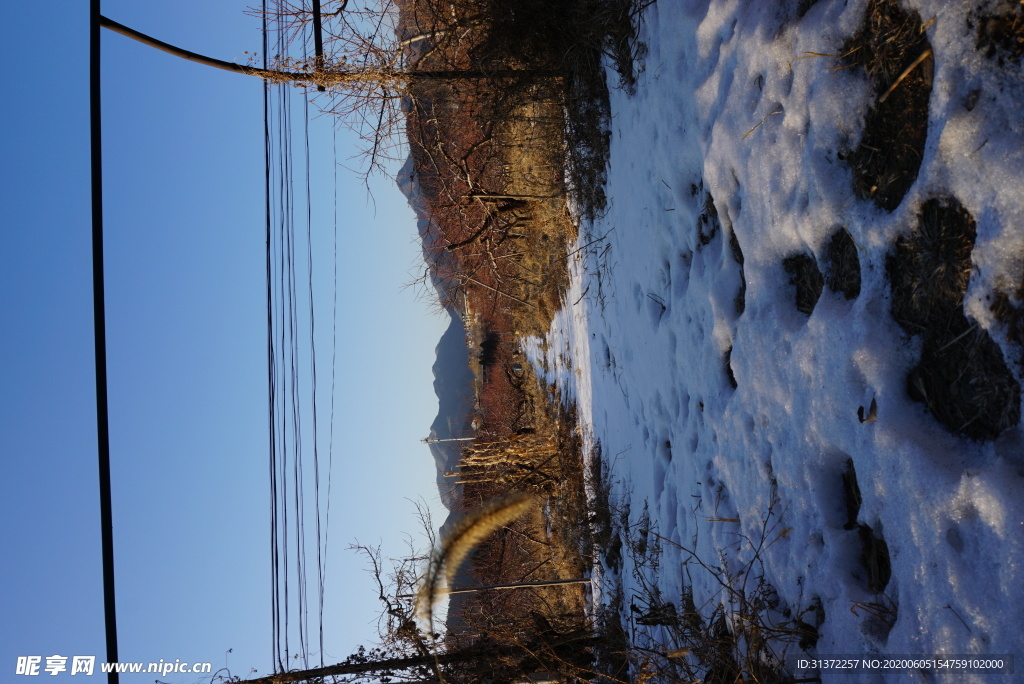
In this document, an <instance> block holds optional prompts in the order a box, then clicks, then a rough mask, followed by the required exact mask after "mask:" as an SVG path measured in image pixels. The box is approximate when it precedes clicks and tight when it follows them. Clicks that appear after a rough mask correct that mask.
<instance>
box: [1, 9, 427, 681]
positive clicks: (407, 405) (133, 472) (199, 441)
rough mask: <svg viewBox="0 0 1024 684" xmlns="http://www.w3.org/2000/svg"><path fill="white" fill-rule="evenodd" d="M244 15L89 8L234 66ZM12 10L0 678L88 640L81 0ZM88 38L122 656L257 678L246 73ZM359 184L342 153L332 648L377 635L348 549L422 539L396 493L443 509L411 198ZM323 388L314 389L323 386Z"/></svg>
mask: <svg viewBox="0 0 1024 684" xmlns="http://www.w3.org/2000/svg"><path fill="white" fill-rule="evenodd" d="M246 9H247V3H246V2H236V1H235V0H217V1H216V2H213V1H211V0H176V1H175V2H164V3H155V2H129V1H128V0H107V1H106V2H105V3H104V9H103V11H104V13H105V14H107V16H110V17H111V18H113V19H115V20H117V21H120V22H121V23H124V24H126V25H129V26H132V27H134V28H137V29H139V30H141V31H143V32H147V33H150V34H151V35H154V36H156V37H159V38H161V39H163V40H166V41H167V42H170V43H172V44H176V45H180V46H182V47H186V48H189V49H192V50H195V51H197V52H203V53H206V54H210V55H212V56H215V57H219V58H222V59H227V60H238V61H244V59H245V55H244V54H243V52H244V51H247V50H248V51H250V52H252V51H256V50H258V49H259V47H260V41H261V37H260V32H259V21H258V20H257V19H255V18H253V17H250V16H246V14H245V11H246ZM7 16H8V19H7V20H6V21H5V22H4V28H3V31H4V33H5V34H6V39H7V44H8V46H9V50H10V54H12V55H19V56H20V57H19V61H21V62H23V65H22V66H23V67H25V69H26V71H25V72H24V73H23V74H21V75H13V74H12V76H13V78H12V80H11V82H10V83H9V85H10V90H9V91H8V95H7V96H6V97H5V106H4V107H3V108H0V121H2V123H3V131H4V156H3V161H2V169H3V181H4V182H3V183H2V184H0V199H2V206H3V218H2V222H0V226H2V228H0V241H2V242H0V254H2V255H3V256H4V266H3V268H2V269H0V281H2V286H3V291H4V293H5V296H4V298H3V300H2V302H0V307H2V320H3V334H2V336H0V345H2V348H0V351H2V356H0V358H2V359H3V364H4V367H3V378H4V383H3V384H4V388H5V391H4V392H3V393H2V394H0V397H2V399H0V401H2V402H3V409H2V412H0V454H2V457H3V461H4V466H5V470H6V472H5V473H4V477H3V478H2V481H3V485H2V487H3V490H2V491H3V495H2V496H0V511H2V512H3V515H4V517H5V519H6V524H5V525H4V526H3V532H2V540H3V552H2V553H0V557H2V560H0V567H2V568H3V570H2V579H3V589H2V595H3V602H2V607H0V615H2V618H0V620H2V623H0V624H2V633H0V637H2V638H0V673H2V675H3V676H2V679H3V680H4V681H32V680H33V679H34V678H31V677H17V678H16V677H14V671H15V664H16V658H17V656H21V655H41V656H48V655H53V654H61V655H65V656H73V655H96V656H97V657H98V660H102V659H103V654H104V646H103V637H102V635H103V615H102V594H101V588H102V586H101V565H100V529H99V504H98V492H97V474H96V472H97V465H96V441H95V427H94V420H95V412H94V384H93V360H92V339H93V337H92V294H91V279H90V278H91V270H90V269H91V267H90V264H91V262H90V258H91V257H90V221H89V175H88V170H89V167H88V164H89V146H88V91H87V75H88V52H87V36H88V27H87V3H72V4H71V6H69V7H61V8H49V9H48V10H46V12H45V14H42V13H41V12H40V10H39V8H38V7H32V6H30V5H24V4H22V5H14V6H11V7H10V8H8V12H7ZM103 40H104V42H103V46H104V56H103V65H104V66H103V74H104V75H103V78H104V112H103V117H104V163H105V190H106V193H105V207H106V260H107V273H106V287H107V297H108V299H107V306H108V322H107V325H108V328H107V329H108V333H107V334H108V345H109V364H110V373H109V382H110V412H111V447H112V472H113V497H114V498H113V507H114V528H115V530H114V531H115V550H116V567H117V594H118V597H117V598H118V620H119V635H120V653H121V659H122V660H132V661H135V660H138V661H154V660H159V659H164V660H165V661H167V660H171V661H173V660H174V659H181V660H187V661H211V662H213V664H214V669H217V668H219V667H223V666H226V667H229V668H230V669H231V671H232V673H234V674H240V675H244V674H246V673H247V671H248V670H249V668H250V667H256V668H258V669H259V671H260V672H261V673H264V674H265V673H267V672H268V670H269V668H270V666H271V662H270V653H271V643H270V641H271V639H270V634H271V627H270V603H269V600H270V567H269V490H268V476H267V405H266V341H265V340H266V338H265V335H266V309H265V299H264V297H265V295H264V286H265V285H264V228H263V221H264V219H263V154H262V145H263V139H262V125H263V124H262V94H261V92H262V91H261V88H262V85H261V83H260V82H259V81H257V80H255V79H248V78H246V77H243V76H239V75H234V74H229V73H226V72H220V71H216V70H213V69H210V68H208V67H203V66H200V65H196V64H192V63H189V62H185V61H183V60H180V59H177V58H174V57H171V56H169V55H166V54H163V53H160V52H157V51H154V50H152V49H150V48H147V47H144V46H142V45H139V44H137V43H134V42H132V41H130V40H128V39H126V38H123V37H121V36H118V35H115V34H113V33H110V32H105V34H104V37H103ZM296 94H297V91H296ZM337 140H338V143H337V144H338V155H339V158H340V160H341V161H343V162H344V161H346V157H348V155H349V154H350V153H351V149H352V148H351V142H350V141H349V140H348V139H347V137H346V136H345V135H344V134H339V135H338V138H337ZM311 144H312V146H313V149H314V152H315V156H314V159H313V168H314V171H313V176H314V186H313V189H312V193H313V203H314V220H313V231H314V243H315V245H316V249H317V250H318V253H320V254H324V255H325V258H323V259H319V260H317V262H316V263H315V264H314V273H315V277H316V285H315V286H316V291H317V293H318V294H317V297H318V300H317V304H318V306H319V307H321V309H320V310H318V313H317V315H318V329H319V330H320V332H321V333H322V336H318V342H317V343H318V351H319V352H320V353H321V354H322V356H321V363H322V364H323V365H322V366H321V367H320V368H319V369H318V372H319V373H320V374H321V375H320V377H321V383H323V382H324V381H323V378H324V377H325V376H326V377H329V375H330V354H329V350H330V332H331V330H330V325H329V323H330V318H331V315H330V298H331V293H332V287H333V286H332V280H331V278H330V276H331V275H332V271H333V263H332V262H331V260H330V255H329V254H328V252H327V250H329V249H330V247H331V245H332V244H333V230H334V218H333V212H334V196H333V193H334V189H333V183H334V170H333V152H332V145H333V133H332V122H331V121H330V120H329V119H327V118H320V119H316V120H315V121H314V128H313V130H312V140H311ZM350 163H356V162H350ZM373 194H374V200H375V202H368V199H367V194H366V190H365V188H364V187H363V186H362V185H361V184H360V182H359V181H358V180H357V179H356V178H355V176H354V175H353V174H351V173H350V172H348V171H345V170H344V169H341V170H340V173H339V185H338V197H339V199H338V202H339V223H338V239H339V264H338V278H339V291H340V300H339V312H338V316H337V324H338V328H337V330H338V347H337V358H338V363H337V379H336V383H337V392H336V402H337V418H336V423H335V427H334V430H335V453H334V479H333V492H332V501H331V506H332V508H331V529H330V536H329V540H330V548H331V555H330V557H329V565H328V576H327V596H326V604H327V607H326V610H327V624H326V627H327V630H328V631H327V646H326V649H325V650H326V651H327V654H326V656H325V657H326V659H327V660H328V661H335V660H340V659H343V658H344V656H346V655H347V654H348V653H349V652H351V650H352V649H353V647H354V646H355V645H357V644H358V643H362V642H368V641H370V640H371V638H372V637H373V636H374V634H375V626H374V625H375V616H376V608H377V606H376V598H375V589H374V585H373V584H372V580H371V578H370V577H369V575H367V574H366V572H365V564H364V563H363V561H362V559H360V558H359V557H357V556H355V555H353V554H352V553H350V552H348V551H347V550H346V547H347V545H348V544H349V543H350V542H352V541H355V540H357V539H358V540H359V541H362V542H367V543H372V544H376V543H377V542H378V541H381V540H382V541H383V543H384V551H385V553H386V554H387V553H391V554H400V553H402V552H403V550H404V549H405V546H404V536H403V535H404V533H405V532H413V533H415V532H417V530H416V521H415V517H414V507H413V505H412V503H410V501H409V499H416V498H419V497H424V498H425V499H426V500H427V501H428V503H429V504H430V505H431V506H433V508H434V510H435V511H440V510H441V509H440V507H439V504H438V498H437V493H436V487H435V485H434V470H433V462H432V460H431V457H430V454H429V451H428V449H427V446H426V445H424V444H422V443H420V441H419V440H420V439H421V438H422V437H425V436H426V434H427V432H428V430H429V425H430V422H431V421H432V419H433V417H434V415H435V413H436V411H437V402H436V399H435V397H434V395H433V389H432V385H431V383H432V375H431V364H432V363H433V360H434V346H435V345H436V343H437V340H438V339H439V337H440V335H441V333H442V332H443V330H444V328H445V326H446V325H447V319H445V318H441V317H439V316H437V315H436V314H433V313H432V312H431V308H430V306H429V303H428V302H424V301H422V300H420V299H418V298H417V296H416V292H415V290H412V289H405V288H403V285H404V284H405V283H407V282H408V281H410V280H412V279H413V278H415V276H416V274H417V273H418V271H420V270H421V262H420V259H419V254H418V244H417V242H416V239H415V238H416V230H415V220H414V217H413V215H412V212H411V210H410V209H409V208H408V207H407V205H406V204H405V200H404V198H403V197H402V196H401V194H400V193H399V192H398V190H397V188H396V187H395V186H394V184H393V183H392V182H391V181H390V180H388V179H381V181H380V182H379V183H377V184H376V185H375V186H374V191H373ZM328 401H329V398H328V397H327V396H326V394H322V395H321V397H320V402H321V404H322V405H325V404H327V403H328ZM322 420H323V417H322ZM321 426H323V424H321ZM324 447H325V443H324V442H321V448H322V450H323V449H324ZM322 453H323V451H322ZM440 521H441V520H440V519H438V522H440ZM229 649H233V650H232V652H231V653H227V651H228V650H229ZM43 676H45V675H43ZM45 677H46V680H47V681H72V682H74V681H99V680H100V678H101V677H102V676H101V675H99V674H96V675H94V676H93V677H92V678H89V677H85V676H82V675H77V676H75V677H71V676H68V675H67V673H65V675H63V676H60V677H49V676H45ZM160 679H161V680H162V681H167V682H192V681H196V680H197V679H198V678H197V677H195V676H183V675H168V676H166V677H161V678H160ZM152 680H153V676H152V675H138V676H136V677H135V678H132V677H125V678H124V679H123V681H128V682H143V681H145V682H151V681H152Z"/></svg>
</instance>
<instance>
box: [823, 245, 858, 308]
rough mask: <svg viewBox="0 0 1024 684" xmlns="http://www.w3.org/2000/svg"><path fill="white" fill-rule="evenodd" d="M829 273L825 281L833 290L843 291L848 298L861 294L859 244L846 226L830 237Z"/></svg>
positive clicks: (827, 250)
mask: <svg viewBox="0 0 1024 684" xmlns="http://www.w3.org/2000/svg"><path fill="white" fill-rule="evenodd" d="M826 253H827V254H828V275H827V276H826V278H825V283H826V284H827V285H828V287H829V289H830V290H832V291H833V292H842V293H843V296H844V297H846V298H847V299H856V298H857V295H859V294H860V257H858V256H857V245H856V243H854V241H853V238H852V237H850V233H849V232H848V231H847V230H846V228H839V229H838V230H836V231H835V232H834V233H832V237H830V238H829V241H828V247H827V249H826Z"/></svg>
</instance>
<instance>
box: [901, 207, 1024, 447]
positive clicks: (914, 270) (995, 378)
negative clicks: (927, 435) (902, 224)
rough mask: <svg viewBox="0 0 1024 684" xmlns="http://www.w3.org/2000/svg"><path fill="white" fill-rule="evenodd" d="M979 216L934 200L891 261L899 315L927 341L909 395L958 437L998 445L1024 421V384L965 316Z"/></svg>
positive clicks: (909, 381)
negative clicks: (1023, 409) (1023, 402)
mask: <svg viewBox="0 0 1024 684" xmlns="http://www.w3.org/2000/svg"><path fill="white" fill-rule="evenodd" d="M975 234H976V228H975V222H974V218H973V217H972V216H971V215H970V213H969V212H968V211H967V210H966V209H964V207H963V206H962V205H961V204H960V202H958V201H957V200H956V199H955V198H952V197H943V198H933V199H931V200H928V201H927V202H926V203H925V204H924V206H923V207H922V208H921V213H920V215H919V217H918V224H917V227H916V229H915V231H914V232H913V233H912V234H910V235H909V236H906V237H903V238H900V239H899V240H897V242H896V245H895V247H894V249H893V251H892V252H891V253H890V254H889V256H888V257H887V259H886V273H887V276H888V279H889V283H890V285H891V287H892V315H893V317H894V318H895V319H896V321H897V322H898V323H899V324H900V326H901V327H902V328H903V329H904V330H905V331H906V332H908V333H910V334H912V335H921V336H923V337H924V349H923V351H922V354H921V359H920V361H919V363H918V364H917V366H915V367H914V368H913V369H912V370H911V371H910V373H909V374H908V376H907V393H908V394H909V395H910V396H911V397H912V398H913V399H915V400H917V401H920V402H921V403H923V404H924V405H925V406H927V407H928V410H929V411H931V413H932V415H933V416H935V418H936V420H938V421H939V422H940V423H942V424H943V425H944V426H945V427H946V428H948V429H949V430H950V431H952V432H954V433H956V434H962V435H964V436H967V437H971V438H973V439H994V438H995V437H997V436H998V435H999V434H1000V433H1001V432H1002V431H1003V430H1005V429H1007V428H1010V427H1013V426H1014V425H1017V424H1018V423H1019V422H1020V385H1019V384H1018V382H1017V381H1016V380H1015V379H1014V377H1013V375H1012V373H1011V372H1010V370H1009V368H1007V366H1006V362H1005V361H1004V359H1003V354H1002V351H1001V350H1000V349H999V346H998V345H997V344H996V343H995V341H994V340H993V339H992V338H991V336H990V335H989V334H988V332H987V331H985V330H983V329H981V328H980V327H979V326H978V324H977V323H976V322H974V321H972V320H971V319H968V318H967V316H965V314H964V311H963V301H964V296H965V295H966V293H967V286H968V283H969V282H970V277H971V250H972V249H973V247H974V239H975Z"/></svg>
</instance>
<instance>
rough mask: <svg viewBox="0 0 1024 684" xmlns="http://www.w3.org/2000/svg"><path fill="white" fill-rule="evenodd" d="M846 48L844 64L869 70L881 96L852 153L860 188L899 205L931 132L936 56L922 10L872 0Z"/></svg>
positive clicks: (882, 202) (878, 200) (886, 204)
mask: <svg viewBox="0 0 1024 684" xmlns="http://www.w3.org/2000/svg"><path fill="white" fill-rule="evenodd" d="M840 54H841V55H843V57H842V61H843V62H844V66H856V67H860V68H861V69H862V70H863V72H864V73H865V74H866V75H867V77H868V78H869V79H870V81H871V84H872V87H873V89H874V91H875V97H876V101H875V103H874V104H873V105H872V106H871V107H870V109H869V110H868V112H867V116H866V120H865V125H864V134H863V136H862V138H861V141H860V143H859V145H858V146H857V148H856V149H854V150H853V151H852V152H850V153H848V154H847V155H846V158H847V160H848V161H849V163H850V167H851V168H852V169H853V186H854V191H855V192H856V193H857V195H858V196H859V197H861V198H862V199H871V200H872V201H874V202H875V204H877V205H878V206H880V207H882V208H883V209H885V210H886V211H893V210H894V209H895V208H896V207H898V206H899V205H900V202H902V201H903V197H904V196H905V195H906V194H907V191H908V190H909V189H910V187H911V186H912V185H913V184H914V181H915V180H917V174H918V171H919V170H920V167H921V159H922V155H923V153H924V144H925V140H926V139H927V136H928V100H929V98H930V96H931V90H932V74H933V71H934V62H935V59H934V56H933V55H932V54H931V46H930V45H929V43H928V37H927V36H926V35H925V32H924V31H923V29H922V25H921V18H920V16H918V14H917V12H913V11H911V12H905V11H904V10H903V9H902V8H900V6H899V3H898V2H897V1H896V0H871V2H869V3H868V7H867V11H866V12H865V15H864V20H863V22H861V25H860V27H859V28H858V30H857V32H856V33H855V34H854V35H853V36H852V37H851V38H850V39H849V40H847V41H846V43H845V44H844V45H843V47H842V49H841V50H840Z"/></svg>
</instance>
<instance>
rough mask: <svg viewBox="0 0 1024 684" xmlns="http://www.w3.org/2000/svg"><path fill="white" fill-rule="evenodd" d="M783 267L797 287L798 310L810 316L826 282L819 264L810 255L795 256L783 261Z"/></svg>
mask: <svg viewBox="0 0 1024 684" xmlns="http://www.w3.org/2000/svg"><path fill="white" fill-rule="evenodd" d="M782 267H783V268H784V269H786V273H788V274H789V282H790V284H791V285H795V286H796V310H797V311H799V312H800V313H804V314H807V315H808V316H810V315H811V313H812V312H813V311H814V306H815V304H817V303H818V298H819V297H821V290H822V288H823V286H824V282H825V281H824V279H823V278H822V276H821V271H820V270H818V263H817V262H816V261H815V260H814V257H813V256H811V255H810V254H794V255H792V256H788V257H786V258H785V259H783V260H782Z"/></svg>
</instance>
